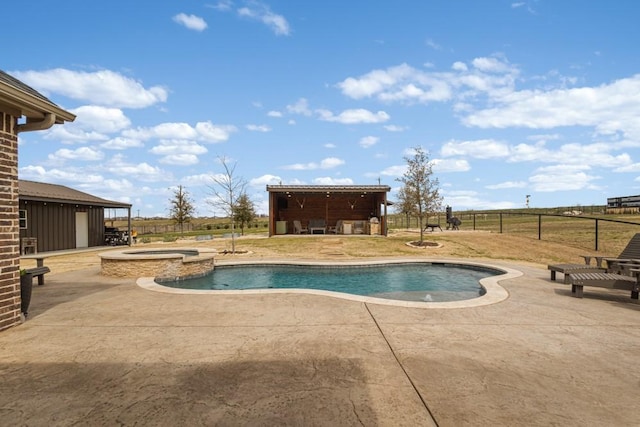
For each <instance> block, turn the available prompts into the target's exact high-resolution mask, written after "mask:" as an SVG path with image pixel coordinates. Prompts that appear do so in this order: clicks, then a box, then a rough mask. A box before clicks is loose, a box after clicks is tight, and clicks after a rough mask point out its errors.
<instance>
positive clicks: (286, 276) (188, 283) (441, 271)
mask: <svg viewBox="0 0 640 427" xmlns="http://www.w3.org/2000/svg"><path fill="white" fill-rule="evenodd" d="M503 273H504V271H503V270H499V269H495V268H490V267H484V266H478V265H465V264H454V263H434V262H428V263H427V262H404V263H385V264H366V265H330V266H328V265H291V264H266V265H265V264H245V265H230V266H216V267H215V269H214V271H213V273H212V274H209V275H207V276H204V277H201V278H194V279H188V280H179V281H166V280H157V279H156V281H157V282H158V283H160V284H161V285H163V286H168V287H172V288H179V289H188V290H215V291H226V290H261V289H263V290H264V289H306V290H320V291H329V292H339V293H345V294H351V295H360V296H368V297H374V298H384V299H392V300H400V301H423V302H448V301H461V300H468V299H473V298H478V297H480V296H482V295H484V293H485V292H486V290H485V288H484V287H483V286H481V284H480V281H481V280H482V279H484V278H487V277H491V276H496V275H500V274H503Z"/></svg>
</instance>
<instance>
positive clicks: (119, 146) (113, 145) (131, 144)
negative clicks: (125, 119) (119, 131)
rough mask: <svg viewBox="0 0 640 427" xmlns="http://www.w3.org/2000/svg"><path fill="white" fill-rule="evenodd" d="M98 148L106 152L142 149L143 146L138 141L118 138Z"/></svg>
mask: <svg viewBox="0 0 640 427" xmlns="http://www.w3.org/2000/svg"><path fill="white" fill-rule="evenodd" d="M100 146H101V147H102V148H105V149H107V150H127V149H129V148H136V147H142V146H144V144H143V143H142V141H140V140H138V139H133V138H125V137H121V136H118V137H115V138H112V139H110V140H108V141H105V142H103V143H102V144H101V145H100Z"/></svg>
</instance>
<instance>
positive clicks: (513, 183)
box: [485, 181, 527, 190]
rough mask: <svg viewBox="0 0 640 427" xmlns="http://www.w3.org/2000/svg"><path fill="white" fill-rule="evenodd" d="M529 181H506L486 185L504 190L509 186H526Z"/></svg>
mask: <svg viewBox="0 0 640 427" xmlns="http://www.w3.org/2000/svg"><path fill="white" fill-rule="evenodd" d="M526 186H527V183H526V182H524V181H505V182H501V183H499V184H491V185H486V186H485V188H488V189H489V190H503V189H507V188H525V187H526Z"/></svg>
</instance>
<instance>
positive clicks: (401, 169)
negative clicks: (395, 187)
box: [380, 165, 407, 177]
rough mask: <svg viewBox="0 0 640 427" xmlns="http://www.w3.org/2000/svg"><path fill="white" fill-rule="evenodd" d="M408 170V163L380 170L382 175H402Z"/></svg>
mask: <svg viewBox="0 0 640 427" xmlns="http://www.w3.org/2000/svg"><path fill="white" fill-rule="evenodd" d="M406 170H407V165H396V166H389V167H388V168H385V169H383V170H382V171H381V172H380V175H384V176H395V177H400V176H402V175H404V173H405V171H406Z"/></svg>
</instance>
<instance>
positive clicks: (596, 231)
mask: <svg viewBox="0 0 640 427" xmlns="http://www.w3.org/2000/svg"><path fill="white" fill-rule="evenodd" d="M595 234H596V252H597V251H598V219H597V218H596V233H595Z"/></svg>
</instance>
